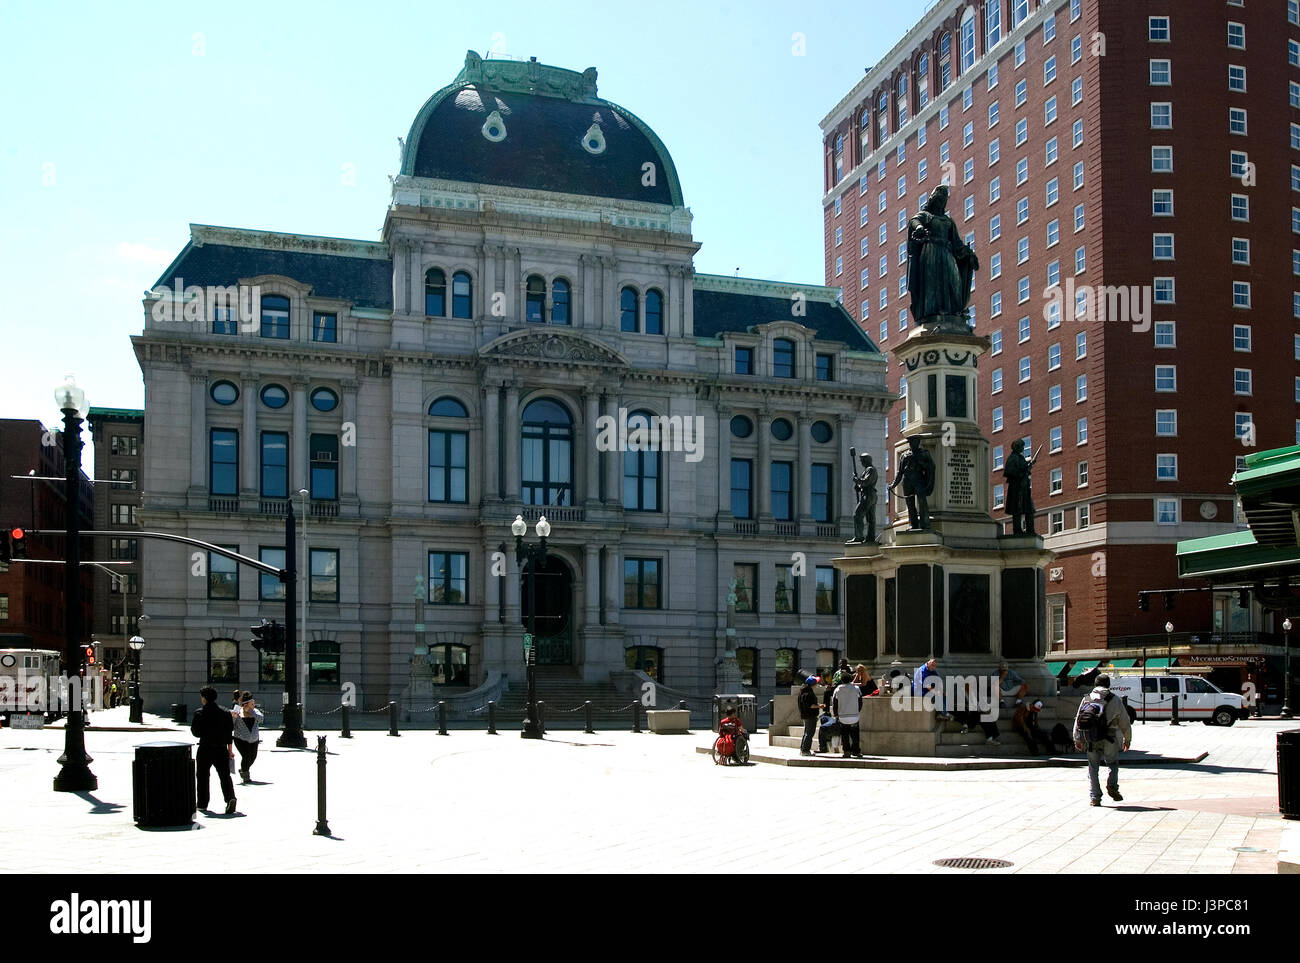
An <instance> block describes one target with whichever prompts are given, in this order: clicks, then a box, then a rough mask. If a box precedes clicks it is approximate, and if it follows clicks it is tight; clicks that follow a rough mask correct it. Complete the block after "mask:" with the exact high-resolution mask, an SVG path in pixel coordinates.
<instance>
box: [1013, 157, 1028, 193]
mask: <svg viewBox="0 0 1300 963" xmlns="http://www.w3.org/2000/svg"><path fill="white" fill-rule="evenodd" d="M1027 180H1029V158H1027V157H1022V158H1020V160H1018V161H1016V187H1019V186H1020V185H1021V184H1023V183H1024V182H1025V181H1027Z"/></svg>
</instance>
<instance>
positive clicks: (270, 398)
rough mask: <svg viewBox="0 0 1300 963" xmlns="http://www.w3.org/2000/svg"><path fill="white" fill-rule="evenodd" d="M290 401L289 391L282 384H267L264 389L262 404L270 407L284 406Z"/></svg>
mask: <svg viewBox="0 0 1300 963" xmlns="http://www.w3.org/2000/svg"><path fill="white" fill-rule="evenodd" d="M288 403H289V392H287V391H285V390H284V388H282V387H280V385H267V386H266V387H265V388H263V389H262V404H264V405H266V407H268V408H283V407H284V406H285V405H287V404H288Z"/></svg>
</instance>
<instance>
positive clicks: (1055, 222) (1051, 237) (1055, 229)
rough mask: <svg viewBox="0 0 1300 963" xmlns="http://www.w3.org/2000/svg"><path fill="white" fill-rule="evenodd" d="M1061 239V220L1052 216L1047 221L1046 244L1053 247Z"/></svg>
mask: <svg viewBox="0 0 1300 963" xmlns="http://www.w3.org/2000/svg"><path fill="white" fill-rule="evenodd" d="M1060 240H1061V220H1060V218H1057V217H1054V218H1052V219H1051V220H1050V221H1048V222H1047V246H1048V247H1053V246H1055V245H1056V244H1057V243H1059V242H1060Z"/></svg>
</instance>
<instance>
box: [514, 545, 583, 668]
mask: <svg viewBox="0 0 1300 963" xmlns="http://www.w3.org/2000/svg"><path fill="white" fill-rule="evenodd" d="M536 579H537V585H536V587H535V591H536V593H537V619H536V623H535V626H534V634H535V636H536V638H535V639H534V640H533V644H534V645H536V646H537V664H538V665H573V618H572V615H573V571H572V570H571V569H570V568H569V566H568V565H566V564H565V562H564V560H563V559H561V558H559V557H558V556H555V555H547V556H546V561H545V562H543V563H542V564H541V565H539V566H538V567H537V575H536ZM519 600H520V605H519V609H520V612H521V613H522V615H523V624H524V628H525V629H527V628H528V625H529V615H530V610H529V597H528V573H527V571H526V570H525V572H524V573H523V575H522V577H521V579H520V584H519Z"/></svg>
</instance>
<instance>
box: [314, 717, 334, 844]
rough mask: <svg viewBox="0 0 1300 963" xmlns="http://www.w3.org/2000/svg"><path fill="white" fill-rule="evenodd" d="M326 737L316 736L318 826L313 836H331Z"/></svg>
mask: <svg viewBox="0 0 1300 963" xmlns="http://www.w3.org/2000/svg"><path fill="white" fill-rule="evenodd" d="M325 766H326V759H325V737H324V736H317V737H316V828H315V829H313V830H312V835H313V836H329V835H331V833H330V824H329V823H327V822H326V821H325Z"/></svg>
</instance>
